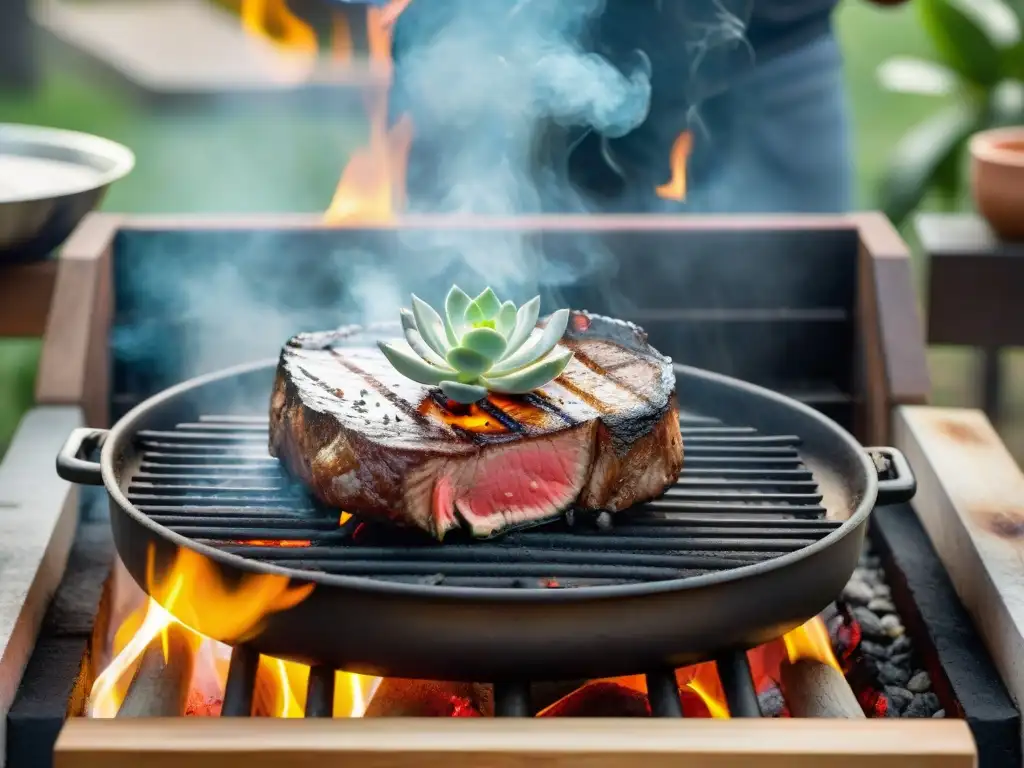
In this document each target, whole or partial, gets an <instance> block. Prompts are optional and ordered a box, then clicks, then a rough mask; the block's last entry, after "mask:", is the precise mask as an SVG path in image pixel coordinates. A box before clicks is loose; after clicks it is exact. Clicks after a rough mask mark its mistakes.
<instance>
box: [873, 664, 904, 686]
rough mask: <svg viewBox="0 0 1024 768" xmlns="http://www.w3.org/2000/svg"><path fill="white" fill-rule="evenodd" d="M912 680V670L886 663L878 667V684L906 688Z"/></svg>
mask: <svg viewBox="0 0 1024 768" xmlns="http://www.w3.org/2000/svg"><path fill="white" fill-rule="evenodd" d="M909 680H910V670H909V669H902V668H900V667H897V666H896V665H895V664H890V663H885V664H881V665H879V667H878V682H880V683H881V684H882V685H887V686H888V685H894V686H901V687H902V686H905V685H906V684H907V683H908V682H909Z"/></svg>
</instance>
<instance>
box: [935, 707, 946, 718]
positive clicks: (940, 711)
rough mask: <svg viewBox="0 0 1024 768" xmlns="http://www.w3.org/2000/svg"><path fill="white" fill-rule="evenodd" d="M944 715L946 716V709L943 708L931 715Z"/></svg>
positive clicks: (937, 716) (938, 716)
mask: <svg viewBox="0 0 1024 768" xmlns="http://www.w3.org/2000/svg"><path fill="white" fill-rule="evenodd" d="M945 716H946V710H944V709H940V710H939V711H938V712H936V713H935V714H934V715H932V717H934V718H941V717H945Z"/></svg>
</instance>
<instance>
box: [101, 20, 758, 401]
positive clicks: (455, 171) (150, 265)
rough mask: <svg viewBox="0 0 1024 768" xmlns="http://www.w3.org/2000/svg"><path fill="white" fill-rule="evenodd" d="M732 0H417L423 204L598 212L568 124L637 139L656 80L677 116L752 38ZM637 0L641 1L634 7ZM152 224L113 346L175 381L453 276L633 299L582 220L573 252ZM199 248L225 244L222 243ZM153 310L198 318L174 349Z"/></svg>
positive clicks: (413, 65) (411, 78)
mask: <svg viewBox="0 0 1024 768" xmlns="http://www.w3.org/2000/svg"><path fill="white" fill-rule="evenodd" d="M730 1H733V0H668V1H667V2H664V3H663V0H610V2H609V3H608V5H607V7H606V3H605V0H414V1H413V2H412V3H411V5H410V6H409V7H408V9H407V10H406V11H405V12H404V13H403V15H402V16H401V18H400V19H399V22H398V25H397V27H396V29H395V43H396V45H395V48H396V51H397V66H396V73H395V83H394V86H393V93H392V107H393V111H394V112H395V114H396V116H397V114H401V113H404V112H408V113H410V114H411V116H412V118H413V123H414V126H415V129H414V130H415V142H416V144H415V147H414V152H413V155H414V158H419V161H417V163H416V166H417V167H411V168H410V172H409V180H410V184H411V185H412V187H413V188H414V192H415V194H413V195H412V208H413V209H414V211H415V212H417V213H428V214H456V215H460V216H495V217H510V216H516V215H519V214H523V213H531V212H538V211H547V210H551V209H552V208H556V209H558V210H563V211H570V212H573V211H575V212H583V211H587V210H589V208H588V204H587V203H586V202H585V201H584V200H582V199H581V198H580V197H579V196H578V195H577V193H576V192H575V190H574V189H573V188H572V187H571V185H570V184H569V183H568V179H567V176H566V172H565V167H564V163H565V160H566V154H567V152H568V147H569V146H570V145H571V144H572V142H571V141H568V140H567V137H569V136H573V135H574V136H582V135H586V134H588V133H590V134H597V135H600V136H601V137H603V139H604V140H606V141H610V142H615V141H619V140H622V141H623V142H628V141H629V139H630V137H631V136H634V135H639V136H641V138H643V131H644V126H645V123H646V121H647V117H648V114H649V112H650V110H651V108H652V103H653V102H652V99H653V100H655V101H656V94H655V92H654V90H653V87H652V85H653V80H654V79H658V78H660V79H661V82H668V83H669V85H668V86H667V87H668V88H669V90H670V91H674V89H675V85H678V92H679V94H680V97H681V98H682V99H683V102H684V106H685V108H684V109H683V110H682V111H681V112H680V120H681V121H684V120H685V118H686V115H687V114H690V111H692V109H693V107H694V105H695V104H696V102H697V101H698V100H699V99H695V97H694V96H693V94H700V93H709V92H711V90H713V88H712V86H711V85H709V83H718V84H720V81H721V80H722V77H719V76H718V74H717V73H715V74H713V76H711V77H707V76H705V75H706V73H707V72H708V71H709V62H712V58H713V57H712V56H711V54H712V52H713V51H715V50H716V48H717V47H718V46H720V45H734V44H735V42H736V41H737V40H738V39H739V40H741V39H742V23H741V22H740V21H739V19H738V17H737V16H736V15H735V14H733V13H731V12H729V11H728V10H727V9H726V8H725V6H724V3H725V2H730ZM742 2H747V0H742ZM634 3H635V5H631V4H634ZM613 6H614V8H615V13H611V10H612V7H613ZM631 8H635V9H638V11H643V13H637V14H636V17H635V19H634V16H632V15H631V10H630V9H631ZM680 13H683V14H684V15H687V14H688V15H687V16H686V18H687V20H688V21H687V24H688V26H687V25H684V28H685V29H686V30H688V32H687V33H686V34H685V35H684V36H683V38H682V39H681V40H680V41H679V43H681V44H680V45H679V46H678V47H679V51H680V52H681V53H671V52H672V51H673V50H674V49H673V48H672V46H671V44H669V45H668V48H666V41H665V39H664V37H665V35H666V34H669V35H670V34H671V28H668V29H660V30H659V29H658V27H659V25H660V24H661V23H662V22H666V21H667V20H669V19H673V20H674V22H673V23H678V21H679V19H678V14H680ZM638 20H639V21H638ZM641 22H643V23H645V24H647V25H648V27H646V28H645V27H643V26H642V25H641V26H640V27H638V28H637V30H636V34H635V35H634V36H633V38H635V40H636V44H632V43H631V44H629V45H604V44H602V43H601V42H600V38H601V34H600V32H601V25H602V24H605V25H607V24H619V23H622V24H634V23H637V24H640V23H641ZM647 32H650V36H653V37H651V40H650V41H648V35H647ZM627 39H632V38H629V36H627ZM595 41H596V42H595ZM648 42H650V45H649V46H648V45H647V43H648ZM669 42H670V43H671V41H669ZM666 50H668V51H669V52H670V53H671V55H669V56H668V58H666V55H667V54H666ZM680 56H681V57H682V58H681V59H680V58H679V57H680ZM680 61H681V62H682V63H681V64H680ZM716 66H717V65H714V64H713V63H712V65H711V66H710V69H711V70H714V69H715V67H716ZM673 83H675V85H673ZM688 92H689V94H688ZM684 127H686V126H685V125H679V126H678V128H677V129H676V131H675V132H678V130H682V129H683V128H684ZM671 139H672V137H671V136H670V137H668V141H667V142H666V143H665V146H664V154H663V155H662V157H661V162H667V156H668V146H669V145H670V144H671ZM552 147H555V149H552ZM559 147H564V148H565V149H564V151H563V150H562V149H559ZM659 151H660V150H659ZM644 183H645V184H646V181H645V182H644ZM651 192H652V193H653V190H652V191H651ZM152 238H153V241H152V243H150V244H149V245H148V246H147V249H148V250H147V253H146V258H139V259H137V260H135V263H134V266H133V267H132V269H131V270H130V271H126V272H125V274H124V275H121V277H120V279H121V283H122V284H121V290H123V291H124V292H126V293H127V294H131V295H132V296H133V298H132V302H133V303H134V304H135V306H136V307H138V314H137V315H136V317H135V318H134V319H133V318H131V317H125V318H122V321H119V323H118V324H117V325H116V327H115V329H114V335H113V343H114V345H115V347H116V348H117V351H118V355H119V356H120V357H121V358H128V359H137V360H142V359H147V360H149V361H150V363H151V364H152V365H154V366H160V365H163V366H166V367H168V370H167V371H166V372H165V373H166V377H170V378H171V379H180V378H183V377H185V376H190V375H195V374H197V373H201V372H206V371H210V370H215V369H217V368H222V367H224V366H227V365H230V364H233V363H238V362H243V361H248V360H253V359H258V358H261V357H267V356H273V355H274V354H276V352H277V350H278V349H279V348H280V345H281V344H282V343H283V342H284V341H285V339H287V338H288V337H289V336H291V335H292V334H294V333H296V332H299V331H303V330H314V329H317V328H326V327H331V326H336V325H340V324H343V323H351V322H359V323H364V324H366V323H375V322H380V321H386V320H393V319H394V318H396V317H397V311H398V309H399V307H401V306H403V305H406V304H407V303H408V294H409V292H410V291H416V292H417V293H418V294H420V295H422V296H423V297H424V298H426V299H427V300H428V301H431V302H440V301H441V300H443V296H444V293H445V292H446V291H447V288H448V287H449V286H450V285H451V284H452V282H458V283H459V284H460V285H462V287H464V288H465V289H466V290H470V291H478V290H480V289H482V288H483V287H484V286H486V285H491V286H492V287H493V288H494V289H495V290H497V291H498V292H499V294H501V295H503V296H507V297H509V298H512V299H513V300H516V301H523V300H524V299H526V298H529V297H530V296H532V295H534V293H536V292H541V293H543V294H544V295H545V296H546V297H548V299H549V300H551V301H557V300H559V298H560V296H559V293H560V291H562V290H563V289H565V290H568V289H571V288H575V287H578V286H579V285H581V284H583V283H587V284H589V285H599V286H604V287H605V288H604V289H605V290H606V292H607V293H608V294H609V295H608V296H606V300H605V301H603V302H602V304H604V306H603V307H590V308H593V309H605V310H606V311H609V310H610V311H615V310H616V309H619V308H621V309H623V310H628V307H626V306H625V304H624V302H623V301H621V300H619V298H618V297H616V296H615V295H614V290H613V288H612V286H613V284H614V274H615V272H616V271H617V270H618V268H619V265H618V264H616V263H615V260H614V257H613V256H612V255H611V254H610V253H609V252H608V251H606V250H605V248H604V247H603V246H602V245H601V244H600V243H598V242H597V241H596V238H588V237H586V236H583V235H581V236H579V238H575V241H574V242H572V243H571V246H572V252H573V256H572V258H564V254H562V253H559V254H552V253H547V252H545V250H544V248H545V246H544V245H543V243H542V241H541V240H539V239H538V238H537V237H536V236H535V235H534V234H532V233H528V232H523V231H521V230H515V229H503V230H501V231H496V230H487V229H482V228H479V227H477V228H472V227H463V228H459V227H450V228H442V227H432V228H429V229H426V230H403V231H402V233H401V234H399V236H398V238H399V243H398V247H396V245H395V243H391V244H390V245H387V246H382V245H380V242H381V241H374V243H376V245H375V244H374V243H368V244H366V245H365V247H364V246H361V245H358V246H357V245H353V244H352V243H354V241H353V240H352V239H350V238H349V236H348V235H347V234H346V233H344V232H339V233H337V236H336V239H334V240H332V241H331V242H333V243H336V244H338V245H337V246H336V248H344V249H345V250H344V252H342V253H336V252H333V253H332V252H331V251H330V248H329V247H328V248H326V249H325V251H326V252H324V253H322V254H315V253H314V254H307V256H308V258H301V259H298V260H297V259H295V258H293V256H292V255H291V254H289V253H283V252H281V243H282V242H289V241H288V235H283V236H281V237H275V236H271V235H259V234H255V233H253V234H250V235H248V236H243V235H241V234H238V233H236V234H233V235H231V236H230V237H225V238H224V239H217V238H213V239H211V240H210V241H208V242H207V243H206V244H205V245H203V246H197V245H196V244H195V243H192V244H191V245H189V246H188V247H183V246H182V245H181V243H180V242H177V241H174V240H173V239H172V240H169V241H167V244H166V245H160V244H159V242H160V236H159V235H157V234H153V235H152ZM204 242H206V241H204ZM323 242H325V243H326V242H328V241H327V240H326V239H325V240H324V241H323ZM558 242H559V244H560V245H559V248H562V247H568V245H570V243H569V241H568V239H566V238H562V239H560V240H559V241H558ZM344 243H349V245H341V244H344ZM309 247H310V244H309V243H305V244H304V245H303V249H307V250H308V249H309ZM201 248H216V249H218V253H217V254H216V258H212V256H211V254H209V253H203V252H201ZM194 251H195V252H194ZM207 256H211V258H206V257H207ZM154 308H157V309H158V310H159V311H156V314H160V315H162V316H163V317H164V318H165V319H166V318H174V322H175V323H177V324H178V326H179V327H180V328H196V329H199V330H197V331H196V332H195V333H189V332H182V333H181V334H180V335H178V336H176V337H175V339H174V341H173V345H174V347H175V348H174V349H173V350H170V351H171V352H173V354H167V352H168V350H167V347H168V346H169V341H168V339H167V338H164V337H163V336H162V334H164V333H165V327H166V326H161V324H160V323H159V322H147V321H146V319H145V318H146V317H147V313H148V314H153V313H154V311H155V310H154ZM546 309H548V310H550V309H554V307H553V306H547V307H546ZM161 358H163V362H161ZM173 361H176V362H173ZM166 377H165V379H166ZM158 378H159V377H158ZM165 383H170V382H169V381H166V380H165Z"/></svg>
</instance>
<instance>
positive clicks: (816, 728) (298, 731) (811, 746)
mask: <svg viewBox="0 0 1024 768" xmlns="http://www.w3.org/2000/svg"><path fill="white" fill-rule="evenodd" d="M825 760H828V761H829V762H828V765H829V766H831V768H855V767H856V768H863V766H864V765H865V764H868V765H871V766H872V768H898V767H899V768H905V766H906V765H908V764H910V765H914V766H915V767H916V768H973V766H975V764H976V756H975V747H974V741H973V738H972V737H971V733H970V730H969V729H968V728H967V725H966V723H964V722H963V721H960V720H845V721H839V720H810V719H805V720H801V719H777V720H706V719H701V720H654V719H652V720H641V719H613V720H607V719H602V720H596V719H594V720H588V719H582V718H581V719H573V718H566V719H556V718H552V719H547V720H545V719H523V720H511V719H510V720H495V719H489V718H488V719H459V718H455V719H444V718H394V719H380V720H374V719H368V720H287V721H286V720H281V719H265V718H261V719H245V718H232V719H216V718H210V719H204V718H165V719H151V720H135V721H130V720H89V719H85V718H75V719H72V720H70V721H68V723H67V724H66V725H65V726H64V730H63V731H62V732H61V735H60V737H59V738H58V740H57V745H56V747H55V749H54V766H55V768H99V766H103V768H128V767H129V766H131V767H132V768H135V766H139V765H145V766H147V768H165V767H167V768H169V767H170V766H181V765H188V766H189V768H214V767H216V768H232V767H233V766H243V765H244V766H245V767H246V768H269V766H279V765H289V766H294V767H296V768H306V767H307V766H308V767H309V768H312V767H313V766H317V768H333V767H335V766H337V767H338V768H340V767H341V766H354V765H357V766H359V767H360V768H385V767H386V768H405V767H406V766H408V767H409V768H412V767H413V766H416V768H433V767H434V766H437V768H441V766H443V767H444V768H485V767H487V766H495V767H499V766H500V768H513V767H514V766H524V767H525V766H531V768H532V766H535V765H536V764H537V763H538V761H540V762H541V763H542V764H543V765H545V766H550V767H551V768H584V766H587V768H619V767H620V766H621V767H622V768H635V766H636V765H638V764H642V765H643V766H645V768H669V766H672V768H678V766H684V765H685V766H686V768H737V767H738V766H747V765H757V766H759V767H760V768H810V766H820V765H823V764H824V761H825ZM865 760H868V761H870V762H869V763H865ZM908 761H909V763H908Z"/></svg>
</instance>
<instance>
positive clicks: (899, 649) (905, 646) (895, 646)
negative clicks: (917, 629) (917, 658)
mask: <svg viewBox="0 0 1024 768" xmlns="http://www.w3.org/2000/svg"><path fill="white" fill-rule="evenodd" d="M911 647H912V646H911V643H910V638H909V637H908V636H907V635H901V636H900V637H897V638H896V639H895V640H893V642H892V645H890V646H889V653H890V654H891V655H895V654H898V653H907V652H908V651H910V649H911Z"/></svg>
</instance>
